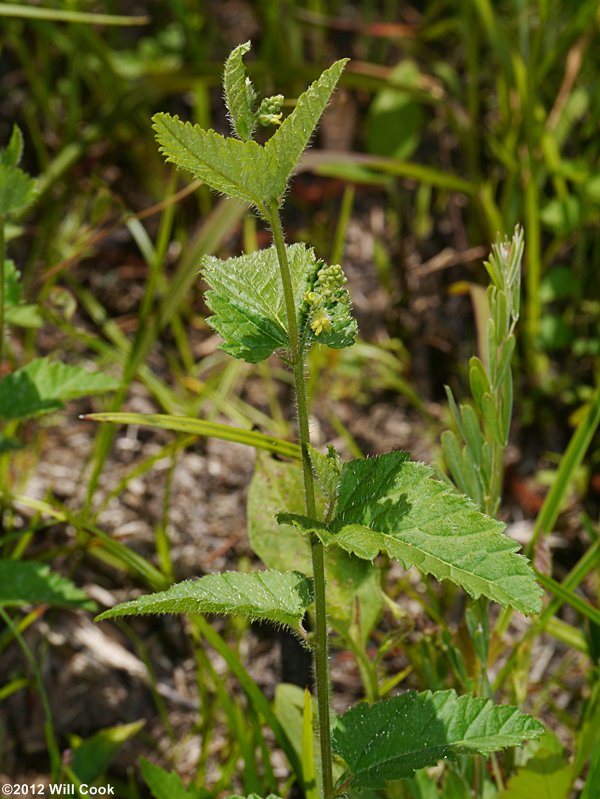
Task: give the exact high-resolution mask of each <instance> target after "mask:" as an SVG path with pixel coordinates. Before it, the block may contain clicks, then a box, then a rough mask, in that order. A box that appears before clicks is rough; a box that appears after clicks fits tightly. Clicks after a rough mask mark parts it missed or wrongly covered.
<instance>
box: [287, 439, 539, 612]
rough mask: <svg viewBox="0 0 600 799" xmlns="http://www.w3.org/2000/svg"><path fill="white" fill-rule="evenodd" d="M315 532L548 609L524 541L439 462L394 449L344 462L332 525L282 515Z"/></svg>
mask: <svg viewBox="0 0 600 799" xmlns="http://www.w3.org/2000/svg"><path fill="white" fill-rule="evenodd" d="M278 518H279V520H280V521H281V522H284V523H293V524H296V525H297V526H298V527H299V528H300V529H303V530H305V531H307V532H310V531H314V532H315V533H316V534H317V535H318V536H319V537H320V538H321V540H322V541H323V543H324V544H325V546H326V547H332V546H333V547H336V548H338V547H339V548H341V549H343V550H345V551H347V552H351V553H353V554H355V555H357V556H358V557H360V558H365V559H367V560H372V559H373V558H374V557H375V556H376V555H377V554H378V553H379V552H385V553H386V554H387V555H389V557H391V558H394V559H395V560H398V561H400V563H402V565H403V566H404V567H405V568H407V567H409V566H417V567H418V568H419V569H420V570H421V571H423V572H425V573H429V574H433V576H434V577H436V578H437V579H438V580H444V579H447V580H452V582H455V583H456V584H457V585H460V586H462V587H463V588H464V589H465V590H466V591H467V592H468V593H469V594H471V595H472V596H474V597H478V596H482V595H483V596H486V597H488V598H490V599H494V600H495V601H496V602H499V603H500V604H502V605H508V606H510V607H514V608H516V609H517V610H519V611H521V612H522V613H526V614H527V613H537V612H539V610H540V607H541V605H540V595H541V591H540V589H539V588H538V586H537V584H536V582H535V578H534V574H533V571H532V569H531V568H530V566H529V565H528V563H527V561H526V560H525V558H523V557H522V556H520V555H517V554H515V553H516V550H517V549H518V545H517V544H516V542H515V541H513V540H512V539H511V538H508V536H506V535H504V534H503V533H502V529H503V525H502V523H501V522H497V521H494V520H493V519H491V518H490V517H488V516H485V515H484V514H482V513H480V512H479V511H478V510H477V508H476V507H475V506H474V505H473V503H472V502H470V501H469V500H468V499H467V498H466V497H463V496H460V495H459V494H456V493H455V492H454V491H453V490H452V489H451V488H450V487H449V486H448V485H446V484H445V483H441V482H439V481H437V480H433V479H431V469H430V468H429V467H427V466H425V465H424V464H421V463H413V462H411V461H409V460H408V456H407V455H406V454H405V453H401V452H391V453H388V454H387V455H380V456H377V457H375V458H368V459H365V460H354V461H350V462H349V463H346V464H344V467H343V469H342V475H341V480H340V487H339V498H338V504H337V508H336V515H335V518H334V520H333V521H332V522H331V523H330V524H321V523H319V522H316V521H315V520H310V519H303V518H302V517H298V516H296V517H294V516H293V514H285V513H284V514H280V515H279V517H278Z"/></svg>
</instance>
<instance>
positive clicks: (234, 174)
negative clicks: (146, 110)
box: [153, 45, 346, 214]
mask: <svg viewBox="0 0 600 799" xmlns="http://www.w3.org/2000/svg"><path fill="white" fill-rule="evenodd" d="M244 48H246V45H240V46H239V47H238V48H237V49H236V50H235V51H234V54H235V55H233V54H232V57H231V58H232V60H231V63H229V62H228V71H227V72H228V74H227V75H226V93H227V101H228V103H229V104H230V107H229V112H230V114H231V117H232V122H233V125H234V128H235V130H236V132H237V133H238V135H240V137H241V138H249V137H250V135H251V133H252V125H250V114H251V110H252V103H253V100H254V98H253V97H252V94H253V91H249V90H248V85H249V84H247V83H246V79H245V73H244V70H243V64H242V62H241V57H242V55H243V54H244V52H246V51H247V50H246V49H244ZM345 64H346V59H345V60H342V61H337V62H336V63H335V64H334V65H333V66H331V67H330V68H329V69H327V70H325V72H323V74H322V75H321V77H320V78H319V79H318V80H317V81H315V82H314V83H313V84H312V85H311V86H310V87H309V88H308V89H307V91H306V92H304V94H302V95H300V97H299V98H298V102H297V104H296V107H295V109H294V110H293V111H292V113H291V114H290V115H289V116H288V117H287V119H286V120H285V121H284V122H283V123H282V125H281V127H279V128H278V130H277V131H276V132H275V133H274V134H273V136H272V137H271V138H270V139H269V140H268V141H267V143H266V144H265V145H264V146H262V145H259V144H257V143H256V142H254V141H251V140H248V141H240V140H239V139H234V138H225V137H223V136H221V135H220V134H218V133H215V131H213V130H208V131H207V130H203V129H202V128H201V127H200V126H199V125H191V124H190V123H189V122H187V123H183V122H181V121H180V120H179V119H178V118H177V117H172V116H171V115H170V114H163V113H159V114H155V115H154V117H153V123H154V130H155V132H156V138H157V140H158V142H159V144H160V147H161V152H162V153H163V154H164V155H165V157H166V159H167V160H168V161H170V162H172V163H173V164H175V165H176V166H178V167H179V168H181V169H186V170H188V171H189V172H191V173H192V174H193V175H194V177H195V178H197V179H199V180H203V181H204V182H205V183H207V184H208V185H209V186H210V187H211V188H212V189H214V190H215V191H217V192H222V193H223V194H227V195H228V196H229V197H238V198H239V199H241V200H244V201H245V202H248V203H250V204H251V205H254V206H256V208H258V209H259V211H261V213H263V214H264V213H265V212H266V208H267V207H268V206H271V205H273V204H275V205H276V206H278V205H279V204H280V203H281V201H282V198H283V195H284V192H285V190H286V187H287V184H288V181H289V179H290V177H291V175H292V172H293V170H294V168H295V167H296V164H297V162H298V160H299V158H300V156H301V155H302V152H303V150H304V148H305V147H306V145H307V144H308V142H309V139H310V137H311V136H312V134H313V132H314V130H315V128H316V126H317V124H318V122H319V119H320V117H321V114H322V113H323V111H324V110H325V106H326V105H327V102H328V101H329V98H330V96H331V94H332V92H333V90H334V89H335V87H336V84H337V82H338V80H339V78H340V75H341V74H342V71H343V69H344V66H345ZM249 126H250V127H249ZM248 128H249V129H248Z"/></svg>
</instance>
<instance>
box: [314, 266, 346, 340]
mask: <svg viewBox="0 0 600 799" xmlns="http://www.w3.org/2000/svg"><path fill="white" fill-rule="evenodd" d="M347 282H348V278H347V277H346V275H345V274H344V272H343V270H342V267H341V266H339V264H331V266H322V267H321V269H319V271H318V272H317V279H316V281H315V285H314V287H313V290H312V291H307V292H306V293H305V294H304V301H305V302H306V303H307V305H308V307H309V313H310V319H311V321H310V326H311V329H312V331H313V333H314V334H315V336H320V335H321V333H322V332H323V331H325V332H327V333H329V332H330V331H331V325H332V319H331V315H330V312H331V310H332V309H333V307H334V305H335V304H336V303H342V304H343V305H349V304H350V296H349V294H348V291H347V290H346V289H345V288H344V286H345V284H346V283H347Z"/></svg>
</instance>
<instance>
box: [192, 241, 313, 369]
mask: <svg viewBox="0 0 600 799" xmlns="http://www.w3.org/2000/svg"><path fill="white" fill-rule="evenodd" d="M287 254H288V261H289V266H290V273H291V277H292V287H293V291H294V306H295V307H296V308H298V309H299V308H300V307H301V306H302V303H303V298H304V293H305V292H306V290H307V287H308V286H309V283H310V281H311V279H312V276H313V274H314V272H315V271H316V270H317V268H318V264H319V262H318V261H317V259H316V257H315V254H314V252H313V250H312V249H310V248H309V247H306V245H304V244H292V245H291V246H289V247H287ZM202 274H203V275H204V278H205V279H206V281H207V283H208V284H209V286H210V287H211V289H212V290H211V291H209V292H207V294H206V302H207V305H208V307H209V308H210V309H211V310H212V311H213V313H214V316H212V317H210V319H209V320H208V321H209V324H210V325H211V327H213V328H214V329H215V330H216V331H217V332H218V333H219V335H220V336H221V337H222V338H223V340H224V343H223V345H222V348H223V349H224V350H225V351H226V352H228V353H229V354H230V355H233V356H234V357H236V358H242V359H243V360H245V361H248V362H249V363H257V362H258V361H262V360H264V359H265V358H268V357H269V355H271V354H272V353H273V352H275V350H277V349H281V348H282V347H287V346H288V345H289V338H288V327H287V317H286V311H285V298H284V294H283V285H282V282H281V274H280V270H279V262H278V260H277V252H276V250H275V247H269V249H266V250H258V251H257V252H253V253H250V254H249V255H241V256H240V257H238V258H229V259H228V260H227V261H222V260H221V259H219V258H214V257H212V256H207V257H206V258H204V260H203V265H202Z"/></svg>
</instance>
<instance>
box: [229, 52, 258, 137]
mask: <svg viewBox="0 0 600 799" xmlns="http://www.w3.org/2000/svg"><path fill="white" fill-rule="evenodd" d="M250 47H251V44H250V42H244V44H240V45H238V46H237V47H236V48H235V49H234V50H232V51H231V53H230V54H229V57H228V59H227V61H226V62H225V72H224V75H223V84H224V87H225V100H226V102H227V109H228V111H229V115H230V117H231V125H232V127H233V132H234V133H235V134H236V135H237V136H239V138H240V139H242V140H243V141H246V140H247V139H251V138H252V131H253V130H254V125H255V123H256V114H255V113H254V110H253V106H254V101H255V99H256V93H255V91H254V89H253V87H252V84H251V83H250V79H249V78H247V76H246V68H245V66H244V62H243V59H242V57H243V56H244V55H245V54H246V53H247V52H248V51H249V50H250Z"/></svg>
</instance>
